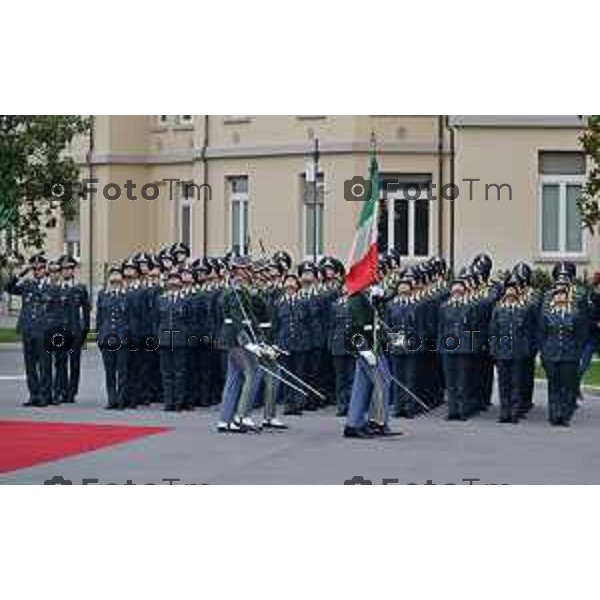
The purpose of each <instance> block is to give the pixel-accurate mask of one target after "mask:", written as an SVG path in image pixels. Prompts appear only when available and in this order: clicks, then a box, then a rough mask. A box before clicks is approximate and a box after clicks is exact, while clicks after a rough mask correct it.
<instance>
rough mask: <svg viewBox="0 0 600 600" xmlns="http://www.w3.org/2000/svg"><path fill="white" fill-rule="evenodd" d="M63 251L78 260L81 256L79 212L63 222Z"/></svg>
mask: <svg viewBox="0 0 600 600" xmlns="http://www.w3.org/2000/svg"><path fill="white" fill-rule="evenodd" d="M63 253H64V254H67V255H68V256H72V257H73V258H76V259H77V260H79V259H80V258H81V232H80V227H79V213H77V214H74V215H73V216H72V217H71V218H70V219H66V220H65V221H64V222H63Z"/></svg>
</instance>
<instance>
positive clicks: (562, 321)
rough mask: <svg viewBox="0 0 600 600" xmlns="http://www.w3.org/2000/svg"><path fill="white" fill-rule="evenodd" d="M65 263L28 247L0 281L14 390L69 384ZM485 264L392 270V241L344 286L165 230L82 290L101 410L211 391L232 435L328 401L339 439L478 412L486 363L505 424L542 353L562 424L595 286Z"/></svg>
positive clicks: (65, 392)
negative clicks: (442, 413)
mask: <svg viewBox="0 0 600 600" xmlns="http://www.w3.org/2000/svg"><path fill="white" fill-rule="evenodd" d="M76 266H77V265H76V262H75V261H73V259H70V258H69V257H66V256H65V257H61V258H60V259H59V260H57V261H47V260H46V259H45V258H44V257H43V256H41V255H37V256H34V257H32V259H31V260H30V264H29V266H28V267H27V268H26V269H25V270H24V271H23V272H21V273H20V274H18V275H16V276H14V277H13V278H12V279H11V281H10V282H9V284H8V286H7V291H8V292H9V293H12V294H19V295H21V296H22V304H23V308H22V312H21V316H20V319H19V328H20V330H21V332H22V334H23V341H24V345H23V348H24V356H25V364H26V371H27V384H28V388H29V393H30V398H29V400H28V401H27V403H26V404H27V405H33V406H46V405H48V404H57V403H61V402H73V401H74V400H75V397H76V395H77V390H78V384H79V369H80V358H81V346H82V344H83V341H84V340H85V338H86V336H87V334H88V331H89V329H90V299H89V294H88V292H87V290H86V288H85V286H83V285H82V284H80V283H77V282H76V281H75V280H74V271H75V268H76ZM491 274H492V261H491V259H490V258H489V256H487V255H486V254H480V255H478V256H476V257H475V258H474V259H473V261H472V262H471V263H470V264H469V265H467V266H465V267H464V268H462V269H461V270H460V271H459V272H458V275H457V276H455V277H451V276H450V275H449V273H448V269H447V265H446V263H445V261H444V260H443V259H442V258H431V259H429V260H426V261H424V262H421V263H419V264H415V265H412V266H409V267H407V268H404V267H401V265H400V257H399V255H398V254H397V253H396V252H393V251H390V252H388V253H387V254H385V255H380V257H379V260H378V263H377V276H376V281H375V282H374V284H373V285H372V286H371V287H370V288H369V289H367V290H364V291H363V292H360V293H358V294H354V295H351V296H349V295H348V293H347V292H346V290H345V287H344V276H345V273H344V267H343V264H342V263H341V262H340V261H339V260H338V259H336V258H332V257H325V258H323V259H322V260H321V261H319V263H318V264H315V263H313V262H311V261H303V262H301V263H300V264H299V265H297V267H296V268H295V269H294V268H293V265H292V260H291V257H290V255H289V254H287V253H286V252H284V251H279V252H276V253H274V254H273V255H270V256H266V255H263V256H260V257H258V258H251V257H242V256H235V255H231V254H230V255H227V256H225V257H223V258H209V257H206V258H203V259H196V260H192V259H191V257H190V251H189V248H187V247H186V246H185V245H184V244H181V243H177V244H173V245H172V246H168V247H163V248H162V249H161V250H160V251H158V252H157V253H155V254H148V253H146V252H139V253H137V254H135V255H133V256H131V257H129V258H128V259H127V260H125V261H124V262H123V263H122V264H119V265H114V266H112V267H111V268H110V269H109V270H108V274H107V283H106V286H105V288H104V289H103V290H102V291H101V292H100V293H99V295H98V299H97V304H96V329H97V335H98V345H99V348H100V350H101V354H102V359H103V364H104V369H105V375H106V390H107V408H108V409H134V408H137V407H140V406H144V405H150V404H151V403H157V402H159V403H162V405H163V407H164V410H166V411H183V410H194V409H195V408H199V407H207V406H211V405H216V404H219V403H220V404H221V411H220V420H219V423H218V425H217V430H218V431H220V432H235V433H238V432H239V433H245V432H249V431H258V430H260V429H262V428H276V429H285V428H286V427H287V426H286V425H285V424H284V423H283V421H281V420H280V419H279V418H278V417H277V407H278V406H282V407H283V412H284V414H287V415H300V414H302V413H303V411H313V410H318V409H320V408H322V407H325V406H327V405H329V404H334V405H335V406H336V410H337V415H338V416H340V417H346V418H347V421H346V427H345V430H344V434H345V435H346V436H347V437H356V438H369V437H372V436H374V435H397V434H398V433H397V432H394V431H393V430H392V429H391V428H390V427H389V420H390V417H391V416H394V417H403V418H408V419H410V418H414V417H415V416H417V415H418V414H419V413H422V412H427V411H429V410H431V409H433V408H435V407H438V406H440V405H442V404H443V403H444V402H446V406H447V413H446V416H447V419H448V420H466V419H469V418H471V417H473V416H474V415H476V414H477V413H480V412H481V411H485V410H487V409H488V408H489V406H490V404H491V396H492V387H493V381H494V376H493V375H494V365H495V366H496V370H497V374H498V385H499V397H500V417H499V420H500V422H503V423H515V422H517V421H518V420H519V419H522V418H524V417H525V416H526V415H527V413H528V411H529V410H530V409H531V407H532V405H533V401H532V398H533V387H534V373H535V364H536V357H537V356H538V354H539V355H540V357H541V361H542V364H543V367H544V369H545V371H546V373H547V377H548V396H549V420H550V422H551V423H552V424H553V425H563V426H564V425H568V424H569V421H570V419H571V417H572V415H573V413H574V411H575V410H576V408H577V397H578V395H579V380H580V372H579V363H580V359H581V354H582V349H583V347H584V343H585V342H586V339H588V337H589V331H590V314H589V307H590V305H591V304H593V301H594V298H593V297H592V296H591V295H590V293H589V292H588V291H587V290H586V288H585V287H584V286H582V285H580V284H578V283H577V282H576V271H575V267H574V265H572V264H571V263H566V262H563V263H558V264H557V265H556V266H555V268H554V270H553V286H552V287H551V289H550V290H549V291H547V292H545V293H540V292H538V291H536V290H535V289H534V288H533V286H532V271H531V268H530V267H529V266H528V265H527V264H525V263H518V264H517V265H515V266H514V268H513V269H512V270H511V271H510V272H509V273H507V274H506V276H504V277H503V278H502V279H501V280H492V278H491ZM65 350H67V351H65ZM259 407H261V408H262V411H263V418H262V420H261V422H260V423H258V424H257V423H255V421H254V420H253V419H252V416H251V414H252V412H253V411H254V410H255V409H257V408H259Z"/></svg>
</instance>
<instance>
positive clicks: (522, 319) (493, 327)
mask: <svg viewBox="0 0 600 600" xmlns="http://www.w3.org/2000/svg"><path fill="white" fill-rule="evenodd" d="M520 285H521V281H520V280H519V278H518V277H517V275H516V274H512V275H511V276H510V277H509V278H508V279H507V280H506V282H505V284H504V295H503V297H502V298H501V299H500V300H499V301H498V302H497V304H496V305H495V307H494V308H493V310H492V316H491V320H490V326H489V340H490V356H491V357H492V358H493V359H494V361H495V363H496V369H497V371H498V390H499V395H500V418H499V419H498V422H499V423H517V422H518V421H519V417H520V416H521V410H520V409H521V406H523V404H524V402H523V398H524V395H525V394H526V392H527V360H528V357H529V356H530V354H531V345H532V342H533V340H534V339H535V336H536V335H537V331H536V322H535V321H534V320H533V319H532V313H531V312H530V311H529V309H528V306H527V304H526V303H525V302H524V301H523V300H522V299H521V297H520Z"/></svg>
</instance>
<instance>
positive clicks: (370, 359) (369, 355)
mask: <svg viewBox="0 0 600 600" xmlns="http://www.w3.org/2000/svg"><path fill="white" fill-rule="evenodd" d="M359 354H360V355H361V356H362V357H363V358H364V359H365V361H366V362H367V364H368V365H369V366H370V367H375V366H377V357H376V356H375V354H374V353H373V352H371V350H362V351H361V352H359Z"/></svg>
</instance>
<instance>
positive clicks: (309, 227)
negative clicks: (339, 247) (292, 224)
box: [301, 172, 325, 258]
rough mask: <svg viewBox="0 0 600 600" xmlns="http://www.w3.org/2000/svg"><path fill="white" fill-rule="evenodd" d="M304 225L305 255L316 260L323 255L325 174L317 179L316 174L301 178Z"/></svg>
mask: <svg viewBox="0 0 600 600" xmlns="http://www.w3.org/2000/svg"><path fill="white" fill-rule="evenodd" d="M301 187H302V207H303V215H304V216H303V223H304V235H303V239H304V255H305V256H306V257H307V258H314V257H317V258H318V257H319V256H322V255H323V247H324V243H323V220H324V215H325V180H324V176H323V173H319V174H318V176H317V178H316V186H315V177H314V172H313V173H311V176H310V177H309V178H308V179H307V175H306V174H303V175H302V176H301Z"/></svg>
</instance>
